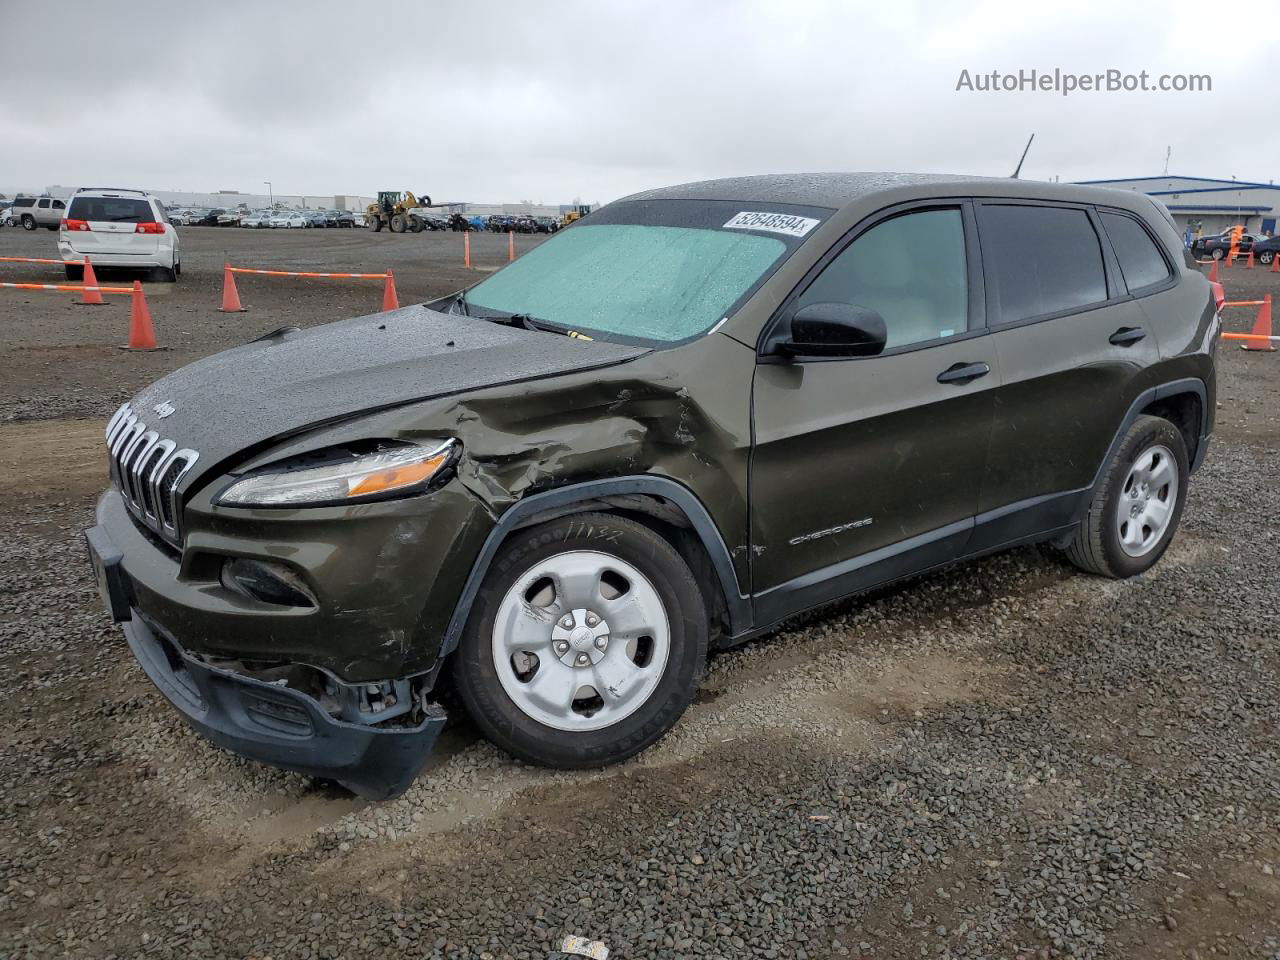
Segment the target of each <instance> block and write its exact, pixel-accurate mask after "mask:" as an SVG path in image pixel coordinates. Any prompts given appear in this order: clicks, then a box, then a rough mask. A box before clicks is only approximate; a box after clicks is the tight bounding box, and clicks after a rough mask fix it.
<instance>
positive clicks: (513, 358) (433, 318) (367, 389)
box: [131, 306, 648, 487]
mask: <svg viewBox="0 0 1280 960" xmlns="http://www.w3.org/2000/svg"><path fill="white" fill-rule="evenodd" d="M646 352H648V351H647V349H646V348H644V347H634V346H624V345H621V344H614V343H606V342H603V341H598V340H585V339H577V338H571V337H566V336H561V335H559V334H554V333H546V332H541V331H532V330H525V329H523V328H516V327H510V326H506V325H503V324H497V323H493V322H491V321H488V320H481V319H476V318H472V317H464V316H459V315H447V314H443V313H439V312H437V311H434V310H430V309H428V308H426V307H424V306H412V307H404V308H402V309H399V310H393V311H390V312H388V313H379V314H374V315H372V316H368V317H357V318H355V319H351V320H341V321H338V322H336V323H330V324H325V325H324V326H319V327H313V328H311V329H308V330H296V329H291V328H286V332H284V333H281V334H278V335H276V336H268V337H264V338H263V339H260V340H255V341H251V342H250V343H246V344H244V345H242V346H239V347H234V348H232V349H230V350H225V351H223V352H222V353H217V354H214V355H213V356H211V357H206V358H205V359H203V360H198V361H196V362H195V363H192V364H189V365H188V366H185V367H182V368H180V369H178V370H175V371H174V372H173V373H171V374H169V375H168V376H166V377H164V378H162V379H160V380H157V381H156V382H155V383H153V384H152V385H151V386H149V387H147V388H146V389H144V390H143V391H142V392H141V393H139V394H138V395H137V397H135V398H134V400H133V401H132V402H131V406H132V407H133V411H134V413H135V414H137V416H138V418H139V419H140V420H142V421H143V422H144V423H146V424H147V426H148V427H149V428H150V429H152V430H155V431H156V432H157V433H158V434H159V435H160V437H162V438H168V439H171V440H173V441H174V442H175V443H176V444H177V445H178V447H180V448H181V447H187V448H190V449H192V450H195V451H197V452H198V453H199V455H200V458H199V461H198V466H197V468H196V469H194V470H192V471H191V473H190V474H189V475H188V477H187V479H186V482H185V483H184V487H190V486H193V485H195V484H196V483H198V482H199V480H200V478H201V477H202V476H203V475H205V474H206V473H207V472H208V471H209V470H212V469H214V468H215V467H219V466H222V465H224V464H225V463H226V462H227V461H228V460H230V459H231V458H233V457H236V456H237V455H238V454H240V453H241V452H242V451H245V450H247V449H248V448H252V447H256V446H259V445H261V444H263V443H264V442H267V441H272V440H276V439H279V438H282V437H285V436H288V435H290V434H294V433H297V432H298V431H300V430H303V429H306V428H309V427H314V426H318V425H320V424H324V423H329V422H334V421H337V420H341V419H345V418H347V417H350V416H352V415H355V414H361V413H368V412H372V411H375V410H381V409H386V408H388V407H394V406H399V405H402V404H407V403H413V402H416V401H420V400H429V399H432V398H435V397H442V396H446V395H449V394H456V393H462V392H465V391H468V390H478V389H481V388H485V387H493V386H499V385H501V384H506V383H514V382H518V381H522V380H533V379H538V378H542V377H551V376H556V375H559V374H567V373H573V372H577V371H581V370H590V369H594V368H599V367H605V366H611V365H613V364H617V363H622V362H624V361H626V360H630V359H632V358H634V357H637V356H640V355H642V354H644V353H646Z"/></svg>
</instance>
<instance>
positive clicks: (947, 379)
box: [938, 363, 991, 386]
mask: <svg viewBox="0 0 1280 960" xmlns="http://www.w3.org/2000/svg"><path fill="white" fill-rule="evenodd" d="M990 372H991V368H990V367H988V366H987V365H986V364H985V363H953V364H952V365H951V366H949V367H947V369H945V370H943V371H942V372H941V373H940V374H938V382H939V383H954V384H956V385H957V386H963V385H964V384H966V383H972V382H973V381H974V380H977V379H978V378H979V377H985V376H986V375H987V374H988V373H990Z"/></svg>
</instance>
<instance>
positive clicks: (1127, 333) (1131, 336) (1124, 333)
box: [1108, 327, 1147, 347]
mask: <svg viewBox="0 0 1280 960" xmlns="http://www.w3.org/2000/svg"><path fill="white" fill-rule="evenodd" d="M1146 335H1147V333H1146V331H1145V330H1143V329H1142V328H1141V327H1121V328H1120V329H1119V330H1117V331H1116V332H1115V333H1113V334H1112V335H1111V336H1110V337H1109V338H1108V339H1110V341H1111V342H1112V343H1114V344H1115V345H1116V346H1117V347H1131V346H1133V345H1134V344H1135V343H1137V342H1138V341H1139V340H1141V339H1143V338H1144V337H1146Z"/></svg>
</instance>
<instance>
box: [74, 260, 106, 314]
mask: <svg viewBox="0 0 1280 960" xmlns="http://www.w3.org/2000/svg"><path fill="white" fill-rule="evenodd" d="M82 283H83V284H84V293H82V294H81V295H80V300H79V301H78V302H79V304H80V306H82V307H100V306H102V305H103V304H104V303H106V302H107V301H105V300H103V299H102V291H101V290H99V289H98V278H97V277H95V276H94V275H93V264H92V263H90V262H89V258H88V257H85V258H84V275H83V279H82Z"/></svg>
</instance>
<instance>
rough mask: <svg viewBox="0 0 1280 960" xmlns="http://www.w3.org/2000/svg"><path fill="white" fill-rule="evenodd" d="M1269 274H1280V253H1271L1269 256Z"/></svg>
mask: <svg viewBox="0 0 1280 960" xmlns="http://www.w3.org/2000/svg"><path fill="white" fill-rule="evenodd" d="M1271 272H1272V273H1280V253H1273V254H1272V255H1271Z"/></svg>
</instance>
